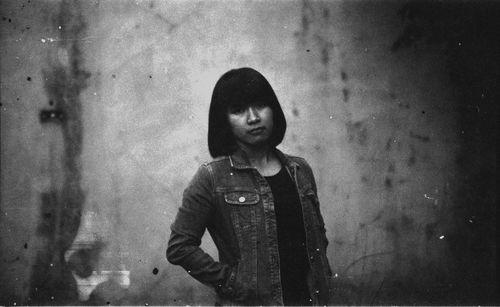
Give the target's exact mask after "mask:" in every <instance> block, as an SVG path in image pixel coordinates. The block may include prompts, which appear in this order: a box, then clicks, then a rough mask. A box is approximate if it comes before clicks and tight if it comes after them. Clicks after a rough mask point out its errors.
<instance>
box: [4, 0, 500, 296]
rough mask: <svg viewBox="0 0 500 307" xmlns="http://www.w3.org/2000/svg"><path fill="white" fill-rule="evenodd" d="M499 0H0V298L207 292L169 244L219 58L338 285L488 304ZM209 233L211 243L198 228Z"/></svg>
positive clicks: (349, 292) (357, 291) (200, 153)
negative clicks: (283, 123)
mask: <svg viewBox="0 0 500 307" xmlns="http://www.w3.org/2000/svg"><path fill="white" fill-rule="evenodd" d="M499 13H500V10H499V5H497V4H496V3H494V2H491V3H482V4H481V5H477V4H476V5H474V4H473V3H471V2H468V3H458V2H454V3H450V4H442V3H440V2H428V3H423V2H419V1H417V2H400V1H394V2H391V1H376V2H369V1H244V2H243V1H241V2H240V1H189V2H187V1H168V2H167V1H118V0H116V1H113V0H109V1H3V2H1V14H2V16H1V17H2V20H1V23H2V26H1V41H2V44H1V47H0V48H1V53H0V56H1V66H0V67H1V75H0V76H1V79H0V81H1V91H0V95H1V96H0V97H1V104H2V105H1V106H0V108H1V113H0V114H1V176H2V177H1V178H2V179H1V206H0V213H1V216H0V220H1V224H0V229H1V232H2V235H1V241H0V242H1V246H0V247H1V251H2V253H1V259H0V261H1V262H0V263H1V268H0V269H1V271H2V275H1V277H0V293H1V294H0V303H2V304H9V305H13V304H80V303H83V304H101V305H104V304H107V303H110V304H114V305H118V304H127V305H136V304H158V305H186V304H206V305H210V304H212V303H213V297H214V295H213V293H212V291H211V290H210V289H208V288H206V287H205V286H203V285H201V284H200V283H198V282H197V281H195V280H193V279H192V278H191V277H189V276H188V274H187V273H186V272H184V271H183V270H182V269H181V268H179V267H176V266H172V265H170V264H168V263H167V261H166V259H165V249H166V244H167V240H168V236H169V233H170V230H169V226H170V223H171V222H172V219H173V218H174V217H175V214H176V211H177V208H178V206H179V205H180V201H181V194H182V191H183V189H184V187H185V186H186V184H187V182H188V181H189V180H190V178H191V176H192V175H193V174H194V172H195V171H196V169H197V167H198V166H199V164H200V163H201V162H203V161H207V160H209V159H210V158H209V155H208V150H207V146H206V133H207V118H208V107H209V102H210V96H211V91H212V89H213V86H214V84H215V82H216V81H217V79H218V78H219V76H220V75H221V74H223V73H224V72H225V71H227V70H229V69H231V68H235V67H242V66H250V67H253V68H255V69H257V70H259V71H260V72H262V73H263V74H264V75H265V76H266V77H267V78H268V80H269V81H270V83H271V85H272V86H273V87H274V89H275V91H276V94H277V96H278V98H279V100H280V101H281V103H282V107H283V109H284V112H285V115H286V117H287V121H288V130H287V134H286V137H285V140H284V142H283V144H282V145H281V146H280V147H281V149H282V150H284V151H286V152H289V153H293V154H296V155H300V156H303V157H305V158H306V159H307V160H308V161H309V162H310V164H311V165H312V167H313V170H314V172H315V175H316V180H317V182H318V187H319V194H320V201H321V204H322V210H323V215H324V218H325V221H326V224H327V235H328V238H329V239H330V247H329V250H328V256H329V258H330V261H331V263H332V266H333V271H334V274H335V275H334V276H335V283H334V285H335V294H334V296H333V297H332V301H333V303H335V304H365V305H366V304H485V303H491V302H497V303H498V297H496V296H494V289H495V288H496V273H495V270H496V256H495V255H496V250H495V242H494V233H495V231H496V228H495V221H496V217H495V200H496V191H495V188H494V186H495V181H496V178H497V170H496V149H495V147H494V146H491V144H492V143H494V140H496V136H497V135H496V121H495V111H496V108H495V106H494V102H495V99H496V97H498V96H497V94H498V90H497V89H496V88H495V87H494V81H496V80H498V71H499V70H498V69H496V68H497V67H498V63H499V59H498V57H497V54H498V53H497V52H495V51H496V50H498V42H496V41H495V40H497V35H498V33H496V32H497V30H496V29H499V27H498V23H499V22H498V21H497V20H498V17H499ZM203 247H204V248H205V249H206V250H207V251H208V252H209V253H210V254H212V255H213V256H214V257H217V253H216V250H215V248H214V245H213V243H212V242H211V240H210V237H209V236H208V235H207V236H206V237H205V239H204V242H203Z"/></svg>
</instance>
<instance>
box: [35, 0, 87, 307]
mask: <svg viewBox="0 0 500 307" xmlns="http://www.w3.org/2000/svg"><path fill="white" fill-rule="evenodd" d="M54 26H55V27H56V28H57V29H59V33H60V37H59V43H58V46H57V48H58V49H59V50H65V51H66V52H67V54H68V59H69V60H68V62H67V63H61V62H57V63H52V62H51V63H49V68H48V69H46V70H45V71H44V82H45V90H46V94H47V101H50V102H51V103H50V105H51V108H52V109H51V111H48V112H52V113H54V112H56V113H57V114H60V115H61V116H58V120H57V121H45V123H43V121H42V124H56V125H58V126H59V127H60V129H61V132H62V137H63V142H64V152H63V155H62V161H59V163H61V164H62V166H63V176H64V177H63V178H64V184H63V187H62V189H61V190H54V191H49V192H48V193H44V194H42V195H41V196H40V197H41V203H42V208H43V209H42V210H44V211H46V212H45V213H46V214H44V213H43V212H42V214H41V215H40V216H41V217H40V218H41V220H40V222H39V223H40V224H39V228H38V229H39V235H41V236H44V237H46V239H47V242H48V243H47V245H46V248H45V249H43V250H41V251H40V252H39V253H38V255H37V258H36V262H35V264H34V268H33V274H32V277H31V282H30V288H31V295H30V297H29V299H28V304H41V305H45V304H50V305H60V304H75V303H77V302H78V300H77V292H76V283H75V281H74V278H73V276H72V274H71V271H70V270H69V268H68V265H67V264H66V262H65V261H64V253H65V252H66V251H67V250H68V248H69V247H70V246H71V243H72V242H73V240H74V238H75V236H76V233H77V231H78V228H79V226H80V218H81V212H82V206H83V203H84V200H85V195H84V193H83V191H82V189H81V186H80V182H81V166H80V155H81V152H82V134H83V124H82V102H81V100H80V93H81V92H82V90H83V89H85V88H86V86H87V84H86V81H87V79H88V77H89V76H90V74H89V73H88V72H87V71H85V70H84V69H83V56H82V51H81V43H80V42H81V39H82V38H83V37H84V32H85V26H86V24H85V21H84V18H83V16H82V13H81V10H80V7H79V2H78V1H62V2H61V5H60V11H59V14H58V15H57V16H56V18H55V20H54ZM56 51H57V50H56ZM52 113H51V114H52ZM54 114H55V113H54ZM50 158H51V159H60V156H55V157H50Z"/></svg>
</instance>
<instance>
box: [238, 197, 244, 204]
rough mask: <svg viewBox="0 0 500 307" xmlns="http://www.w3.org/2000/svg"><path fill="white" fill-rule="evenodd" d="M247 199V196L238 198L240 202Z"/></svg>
mask: <svg viewBox="0 0 500 307" xmlns="http://www.w3.org/2000/svg"><path fill="white" fill-rule="evenodd" d="M245 200H246V199H245V197H243V196H241V197H240V198H238V201H239V202H240V203H243V202H245Z"/></svg>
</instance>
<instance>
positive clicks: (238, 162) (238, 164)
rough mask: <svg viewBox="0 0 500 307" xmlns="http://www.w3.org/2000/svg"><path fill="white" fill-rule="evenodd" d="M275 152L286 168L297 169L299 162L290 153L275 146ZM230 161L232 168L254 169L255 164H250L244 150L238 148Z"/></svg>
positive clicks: (230, 157)
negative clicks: (285, 152)
mask: <svg viewBox="0 0 500 307" xmlns="http://www.w3.org/2000/svg"><path fill="white" fill-rule="evenodd" d="M273 150H274V153H275V154H276V156H277V157H278V159H279V160H280V162H281V164H282V165H283V166H285V167H286V168H288V169H290V168H292V169H295V168H296V167H299V164H298V163H297V162H295V161H293V160H292V159H290V158H289V157H288V155H286V154H284V153H283V152H281V151H280V150H279V149H277V148H274V149H273ZM229 162H230V163H231V167H232V168H236V169H252V168H254V167H253V166H251V165H250V162H249V160H248V157H247V155H246V154H245V152H244V151H242V150H236V151H235V152H234V153H233V154H232V155H230V156H229Z"/></svg>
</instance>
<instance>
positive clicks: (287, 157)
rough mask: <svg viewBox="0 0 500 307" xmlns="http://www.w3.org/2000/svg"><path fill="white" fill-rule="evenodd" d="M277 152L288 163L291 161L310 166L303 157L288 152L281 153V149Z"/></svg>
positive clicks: (302, 165)
mask: <svg viewBox="0 0 500 307" xmlns="http://www.w3.org/2000/svg"><path fill="white" fill-rule="evenodd" d="M278 154H279V155H282V157H284V158H285V161H288V162H289V163H290V162H291V163H295V164H298V165H299V166H301V167H306V168H311V167H310V166H309V163H308V162H307V160H306V159H305V158H303V157H300V156H296V155H291V154H288V153H283V152H281V151H278Z"/></svg>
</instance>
